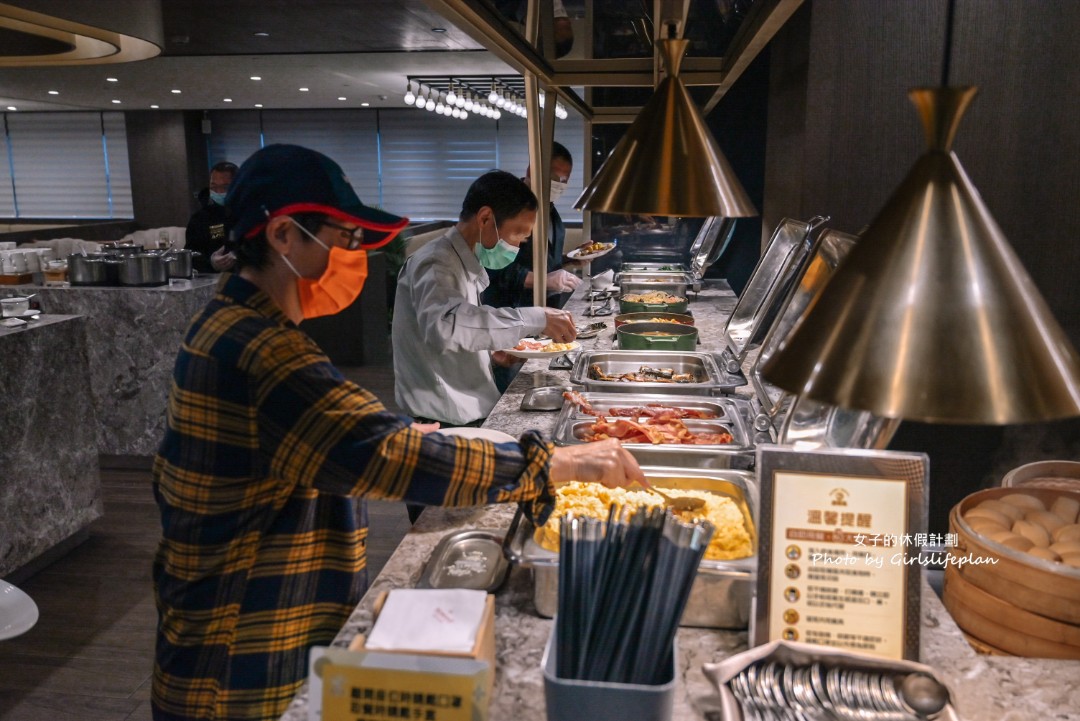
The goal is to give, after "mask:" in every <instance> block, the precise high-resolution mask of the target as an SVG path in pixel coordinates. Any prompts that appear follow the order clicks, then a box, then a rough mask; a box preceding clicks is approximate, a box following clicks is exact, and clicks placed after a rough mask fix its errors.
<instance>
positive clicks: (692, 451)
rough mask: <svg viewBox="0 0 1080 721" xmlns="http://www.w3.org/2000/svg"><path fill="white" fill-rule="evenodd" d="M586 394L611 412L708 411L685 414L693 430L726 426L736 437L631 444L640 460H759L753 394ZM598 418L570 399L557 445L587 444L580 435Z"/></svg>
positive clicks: (710, 463) (743, 464)
mask: <svg viewBox="0 0 1080 721" xmlns="http://www.w3.org/2000/svg"><path fill="white" fill-rule="evenodd" d="M581 397H582V398H583V399H584V400H585V401H587V402H588V403H589V404H590V405H592V407H593V408H594V409H595V410H596V411H598V412H601V413H606V412H607V411H609V410H611V409H618V408H632V407H635V406H645V405H649V404H657V403H659V404H663V405H666V406H674V407H678V408H688V409H694V410H701V411H709V412H712V413H713V414H714V415H715V418H710V419H700V420H698V419H686V420H684V421H683V423H685V424H686V427H687V428H689V429H690V430H691V431H708V432H716V431H718V430H726V431H727V432H729V433H731V436H732V442H731V443H726V444H702V445H685V444H678V443H663V444H657V445H653V444H649V443H627V444H626V446H625V448H626V450H628V451H630V453H631V454H633V455H634V457H635V458H637V460H638V462H639V463H641V464H644V465H652V466H673V467H678V468H699V469H708V468H740V469H748V468H750V467H752V466H753V465H754V447H755V444H756V443H757V442H758V440H759V435H758V434H755V433H752V432H751V431H750V430H749V429H750V428H751V424H752V422H753V421H752V419H753V415H754V409H753V407H752V404H751V402H750V399H748V398H736V397H734V396H717V397H703V396H679V395H652V394H630V393H582V394H581ZM595 420H596V418H595V417H594V416H590V415H587V414H585V413H583V412H582V411H581V410H580V408H579V407H578V405H577V404H576V403H572V402H571V401H566V402H565V403H564V404H563V407H562V410H561V411H560V412H559V415H558V416H557V417H556V419H555V426H554V428H553V429H552V432H551V437H552V440H553V441H555V443H556V444H558V445H574V444H578V443H584V442H585V441H583V440H582V439H581V436H582V434H583V433H584V432H585V430H586V428H587V427H588V426H589V425H590V424H592V423H593V422H594V421H595ZM766 440H768V439H766Z"/></svg>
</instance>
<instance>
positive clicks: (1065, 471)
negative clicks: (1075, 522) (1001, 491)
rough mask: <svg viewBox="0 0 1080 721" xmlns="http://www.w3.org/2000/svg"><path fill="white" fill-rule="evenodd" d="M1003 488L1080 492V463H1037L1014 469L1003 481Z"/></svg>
mask: <svg viewBox="0 0 1080 721" xmlns="http://www.w3.org/2000/svg"><path fill="white" fill-rule="evenodd" d="M1001 487H1002V488H1016V489H1020V490H1025V489H1028V488H1054V489H1057V490H1061V491H1074V492H1080V462H1077V461H1036V462H1034V463H1028V464H1025V465H1023V466H1020V467H1018V468H1014V469H1012V470H1011V471H1009V472H1008V473H1006V474H1005V477H1004V478H1002V479H1001Z"/></svg>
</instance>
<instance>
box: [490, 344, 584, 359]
mask: <svg viewBox="0 0 1080 721" xmlns="http://www.w3.org/2000/svg"><path fill="white" fill-rule="evenodd" d="M580 347H581V344H580V343H572V344H570V347H569V348H567V349H566V350H514V349H513V348H507V349H506V350H505V351H503V352H504V353H509V354H510V355H512V356H515V357H517V358H558V357H559V356H563V355H566V354H567V353H572V352H573V351H576V350H577V349H578V348H580Z"/></svg>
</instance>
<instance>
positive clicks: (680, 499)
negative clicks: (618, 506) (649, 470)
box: [638, 480, 705, 511]
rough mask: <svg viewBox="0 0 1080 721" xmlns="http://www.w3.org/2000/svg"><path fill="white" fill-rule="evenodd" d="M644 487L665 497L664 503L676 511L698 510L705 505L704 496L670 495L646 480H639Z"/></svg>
mask: <svg viewBox="0 0 1080 721" xmlns="http://www.w3.org/2000/svg"><path fill="white" fill-rule="evenodd" d="M638 483H640V484H641V485H642V486H643V487H644V488H646V489H648V490H650V491H652V492H653V493H655V494H656V495H658V496H660V497H661V498H663V499H664V503H665V504H666V505H667V506H668V507H669V508H671V509H672V510H674V511H696V510H698V509H699V508H702V507H703V506H704V505H705V499H704V498H691V497H690V496H669V495H668V494H666V493H664V492H663V491H661V490H660V489H659V488H657V487H656V486H654V485H652V484H651V483H649V482H648V481H646V480H640V481H638Z"/></svg>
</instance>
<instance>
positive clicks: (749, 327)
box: [724, 215, 829, 370]
mask: <svg viewBox="0 0 1080 721" xmlns="http://www.w3.org/2000/svg"><path fill="white" fill-rule="evenodd" d="M828 220H829V218H828V217H827V216H820V215H819V216H815V217H814V218H811V219H810V220H808V221H801V220H792V219H790V218H784V219H783V220H781V221H780V224H779V225H777V226H776V230H774V231H773V234H772V238H770V240H769V244H768V246H767V247H766V248H765V252H764V253H763V254H762V256H761V259H760V260H759V261H758V263H757V265H756V266H754V271H753V273H751V274H750V279H749V280H748V281H747V283H746V287H745V288H743V292H742V294H741V295H740V296H739V302H738V303H736V304H735V309H734V310H733V311H732V312H731V317H730V318H729V319H728V322H727V325H726V326H724V341H725V343H726V345H727V348H726V349H725V351H724V355H725V356H728V357H729V358H730V360H731V361H732V362H733V364H734V366H735V369H738V370H741V368H742V362H743V361H744V360H745V359H746V354H747V353H748V352H749V351H750V350H751V349H752V348H755V347H757V346H758V345H760V343H761V340H762V338H763V337H764V336H765V333H766V331H768V329H769V326H770V325H771V324H772V322H773V320H774V319H775V318H776V315H777V313H778V312H779V310H780V301H781V300H782V299H783V298H784V295H785V294H786V292H787V289H788V288H789V287H790V286H791V284H792V283H793V282H794V281H795V278H796V277H797V275H798V274H799V273H800V271H801V269H802V267H803V266H804V264H805V262H806V260H807V259H808V258H809V257H810V253H811V251H812V250H813V246H814V240H813V231H814V230H815V229H816V228H818V227H819V226H820V225H821V224H823V223H825V222H827V221H828ZM729 369H730V365H729Z"/></svg>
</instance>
